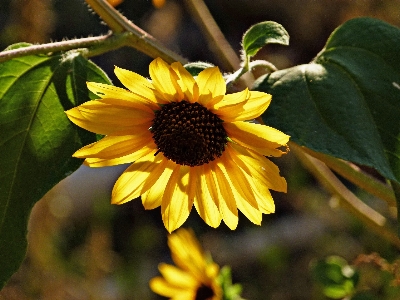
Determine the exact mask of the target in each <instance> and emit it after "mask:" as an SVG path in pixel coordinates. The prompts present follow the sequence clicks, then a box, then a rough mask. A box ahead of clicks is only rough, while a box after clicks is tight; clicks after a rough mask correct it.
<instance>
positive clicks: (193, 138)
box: [151, 100, 228, 167]
mask: <svg viewBox="0 0 400 300" xmlns="http://www.w3.org/2000/svg"><path fill="white" fill-rule="evenodd" d="M151 132H152V133H153V139H154V142H155V144H156V145H157V147H158V150H159V152H162V153H163V154H164V156H165V157H167V158H168V159H170V160H172V161H174V162H175V163H177V164H180V165H187V166H191V167H194V166H200V165H203V164H206V163H208V162H210V161H213V160H214V159H215V158H217V157H220V156H221V154H222V152H223V151H224V149H225V145H226V143H227V137H228V136H227V134H226V131H225V129H224V127H223V126H222V120H221V119H220V118H218V116H216V115H215V114H213V113H212V112H210V111H209V110H208V109H207V108H205V107H204V106H202V105H201V104H199V103H189V102H188V101H185V100H183V101H180V102H171V103H169V104H166V105H163V106H162V108H161V110H158V111H156V112H155V118H154V120H153V124H152V126H151Z"/></svg>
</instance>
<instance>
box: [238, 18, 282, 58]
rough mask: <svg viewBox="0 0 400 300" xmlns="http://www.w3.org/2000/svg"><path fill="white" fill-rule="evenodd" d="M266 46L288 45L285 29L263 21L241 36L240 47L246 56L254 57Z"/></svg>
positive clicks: (274, 23) (276, 24) (279, 25)
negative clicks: (241, 46)
mask: <svg viewBox="0 0 400 300" xmlns="http://www.w3.org/2000/svg"><path fill="white" fill-rule="evenodd" d="M267 44H282V45H289V34H288V33H287V31H286V29H285V28H284V27H283V26H282V25H281V24H278V23H276V22H273V21H265V22H261V23H258V24H255V25H253V26H251V27H250V28H249V29H248V30H247V31H246V32H245V34H244V35H243V40H242V45H243V50H244V52H245V55H246V56H254V55H256V54H257V52H258V50H260V49H261V48H262V47H264V46H265V45H267Z"/></svg>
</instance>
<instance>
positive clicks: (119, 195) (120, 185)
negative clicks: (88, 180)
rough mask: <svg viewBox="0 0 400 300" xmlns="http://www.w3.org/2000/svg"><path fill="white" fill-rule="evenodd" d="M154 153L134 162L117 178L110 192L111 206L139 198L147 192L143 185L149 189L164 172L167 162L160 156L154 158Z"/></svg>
mask: <svg viewBox="0 0 400 300" xmlns="http://www.w3.org/2000/svg"><path fill="white" fill-rule="evenodd" d="M154 153H155V152H154V151H153V152H150V153H149V154H147V155H145V156H144V157H142V158H141V159H139V160H137V161H135V163H134V164H132V165H131V166H130V167H129V168H127V169H126V170H125V172H124V173H122V175H121V176H120V177H119V178H118V180H117V182H116V183H115V185H114V189H113V191H112V200H111V202H112V203H113V204H123V203H125V202H128V201H130V200H133V199H135V198H137V197H139V196H140V195H141V194H143V193H144V192H146V191H147V190H146V189H144V188H143V186H144V185H145V183H147V187H148V188H150V186H151V185H152V184H149V183H151V182H152V183H153V184H154V183H155V182H156V181H157V179H158V178H159V177H160V176H161V174H162V173H163V172H164V169H165V166H166V164H167V160H166V159H165V158H164V157H162V156H160V155H156V156H154Z"/></svg>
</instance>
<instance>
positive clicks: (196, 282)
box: [149, 228, 223, 300]
mask: <svg viewBox="0 0 400 300" xmlns="http://www.w3.org/2000/svg"><path fill="white" fill-rule="evenodd" d="M168 246H169V248H170V250H171V256H172V259H173V261H174V262H175V264H176V265H177V266H176V267H175V266H172V265H167V264H163V263H162V264H160V265H159V270H160V273H161V275H162V276H163V277H155V278H153V279H151V280H150V283H149V284H150V288H151V289H152V291H153V292H155V293H157V294H159V295H162V296H164V297H168V298H169V299H170V300H178V299H179V300H196V299H204V290H206V291H207V293H208V294H209V296H208V297H209V298H207V299H208V300H222V299H223V294H222V289H221V285H220V283H219V280H218V276H219V267H218V265H217V264H215V263H213V262H212V261H210V258H206V256H205V254H204V252H203V250H202V248H201V246H200V244H199V242H198V241H197V240H196V238H195V236H194V234H193V232H192V231H189V230H186V229H183V228H181V229H179V230H177V231H176V232H175V233H173V234H171V235H169V237H168ZM200 297H202V298H200Z"/></svg>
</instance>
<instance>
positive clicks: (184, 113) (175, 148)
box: [66, 58, 289, 232]
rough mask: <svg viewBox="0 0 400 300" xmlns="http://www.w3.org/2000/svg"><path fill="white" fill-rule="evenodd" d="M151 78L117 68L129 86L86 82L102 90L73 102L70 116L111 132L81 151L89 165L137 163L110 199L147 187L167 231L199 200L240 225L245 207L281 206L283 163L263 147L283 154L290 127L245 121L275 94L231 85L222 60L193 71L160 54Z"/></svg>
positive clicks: (211, 219)
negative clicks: (276, 194)
mask: <svg viewBox="0 0 400 300" xmlns="http://www.w3.org/2000/svg"><path fill="white" fill-rule="evenodd" d="M149 69H150V77H151V81H150V80H148V79H146V78H144V77H142V76H140V75H138V74H136V73H133V72H131V71H128V70H124V69H121V68H118V67H116V68H115V74H116V76H117V77H118V79H119V80H120V81H121V83H122V84H123V85H124V86H125V87H126V88H127V89H128V90H125V89H122V88H118V87H115V86H110V85H107V84H101V83H94V82H89V83H88V84H87V85H88V88H89V90H90V91H92V92H93V93H94V94H96V95H97V96H99V97H100V98H102V99H99V100H93V101H88V102H86V103H84V104H82V105H80V106H77V107H75V108H73V109H71V110H68V111H67V112H66V113H67V116H68V118H69V119H70V120H71V121H72V122H74V123H75V124H76V125H78V126H80V127H82V128H85V129H86V130H89V131H92V132H95V133H98V134H102V135H105V137H104V138H103V139H101V140H100V141H98V142H96V143H93V144H90V145H87V146H85V147H83V148H81V149H80V150H78V151H77V152H75V153H74V156H75V157H79V158H86V160H85V164H86V165H88V166H90V167H104V166H112V165H118V164H125V163H132V165H131V166H129V167H128V168H127V169H126V170H125V172H124V173H123V174H122V175H121V176H120V177H119V179H118V180H117V182H116V183H115V185H114V188H113V191H112V203H113V204H122V203H125V202H128V201H130V200H133V199H135V198H137V197H139V196H142V197H141V198H142V203H143V206H144V207H145V209H153V208H156V207H159V206H161V214H162V219H163V222H164V225H165V227H166V228H167V230H168V231H169V232H172V231H173V230H175V229H176V228H179V227H180V226H181V225H182V224H183V222H185V220H186V219H187V218H188V216H189V213H190V211H191V208H192V206H193V204H194V206H195V207H196V210H197V212H198V213H199V215H200V216H201V217H202V218H203V220H204V221H205V222H206V223H207V224H208V225H210V226H212V227H218V226H219V224H220V222H221V220H224V222H225V223H226V225H227V226H228V227H229V228H231V229H235V228H236V226H237V224H238V210H240V211H241V212H242V213H243V214H244V215H245V216H246V217H247V218H249V219H250V220H251V221H252V222H253V223H255V224H258V225H260V224H261V220H262V214H263V213H265V214H269V213H273V212H274V211H275V206H274V201H273V199H272V196H271V193H270V191H269V189H272V190H275V191H280V192H286V181H285V179H284V178H283V177H281V176H280V175H279V169H278V167H277V166H276V165H275V164H273V163H272V162H271V161H270V160H269V159H267V158H266V157H265V156H281V155H282V154H283V153H285V152H284V151H281V150H280V149H279V148H280V147H282V146H286V144H287V142H288V140H289V136H288V135H286V134H284V133H282V132H280V131H279V130H277V129H274V128H271V127H268V126H264V125H260V124H254V123H250V122H245V121H246V120H251V119H254V118H257V117H259V116H260V115H261V114H262V113H263V112H264V111H265V109H266V108H267V107H268V105H269V103H270V101H271V95H269V94H266V93H262V92H258V91H249V90H248V89H245V90H243V91H241V92H238V93H233V94H228V95H225V93H226V85H225V81H224V79H223V77H222V75H221V73H220V71H219V69H218V68H217V67H211V68H207V69H205V70H203V71H202V72H200V73H199V74H198V76H197V77H196V78H193V76H192V75H190V74H189V72H188V71H187V70H186V69H185V68H184V67H183V66H182V65H181V64H180V63H179V62H176V63H172V64H171V65H169V64H167V63H166V62H164V61H163V60H162V59H160V58H157V59H155V60H153V61H152V62H151V63H150V68H149Z"/></svg>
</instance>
